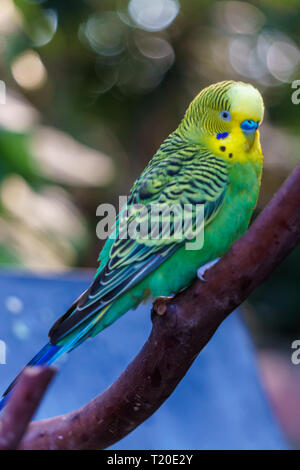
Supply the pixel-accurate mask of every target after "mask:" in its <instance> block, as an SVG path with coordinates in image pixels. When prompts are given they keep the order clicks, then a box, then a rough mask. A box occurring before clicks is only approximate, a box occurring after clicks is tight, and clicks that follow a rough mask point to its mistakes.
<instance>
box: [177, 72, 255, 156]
mask: <svg viewBox="0 0 300 470" xmlns="http://www.w3.org/2000/svg"><path fill="white" fill-rule="evenodd" d="M263 115H264V104H263V99H262V96H261V94H260V93H259V91H258V90H257V89H256V88H254V87H253V86H252V85H250V84H247V83H243V82H234V81H225V82H220V83H216V84H214V85H211V86H209V87H207V88H205V89H204V90H202V91H201V92H200V93H199V95H198V96H196V98H195V99H194V100H193V101H192V103H191V104H190V106H189V108H188V110H187V112H186V114H185V118H184V120H183V123H182V125H183V127H185V128H186V130H187V132H188V133H189V132H190V137H191V138H192V139H203V137H204V138H206V137H207V138H209V141H210V142H211V143H212V144H213V147H216V149H222V148H223V149H224V148H225V149H229V147H230V149H231V151H230V152H229V153H228V152H226V153H224V156H225V155H227V154H228V155H230V154H232V153H233V152H236V153H237V152H238V150H241V149H242V150H245V151H246V152H247V151H249V150H251V148H252V146H253V144H254V142H255V141H256V140H257V141H258V127H259V125H260V124H261V122H262V120H263ZM227 144H228V145H227ZM221 153H222V150H221Z"/></svg>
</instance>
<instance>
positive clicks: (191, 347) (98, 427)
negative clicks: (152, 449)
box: [22, 165, 300, 449]
mask: <svg viewBox="0 0 300 470" xmlns="http://www.w3.org/2000/svg"><path fill="white" fill-rule="evenodd" d="M299 208H300V165H299V166H298V168H297V169H296V170H295V171H294V173H293V174H292V175H291V176H290V177H289V179H288V180H287V181H286V182H285V184H284V185H283V186H282V188H281V189H280V190H279V191H278V193H277V194H276V195H275V196H274V198H273V199H272V201H271V202H270V203H269V204H268V206H267V207H266V208H265V209H264V211H263V212H262V213H261V214H260V216H259V217H258V218H257V219H256V221H255V222H254V224H253V225H252V226H251V228H250V229H249V230H248V231H247V233H246V234H245V235H244V236H243V237H242V238H240V239H239V240H238V241H237V242H236V243H235V244H234V245H233V247H232V248H231V250H230V251H229V252H228V254H227V255H226V256H224V257H223V259H222V260H221V261H220V262H219V263H217V264H216V265H215V266H213V267H212V268H211V269H210V270H209V271H208V272H207V274H206V279H207V281H208V282H201V281H199V280H197V281H195V282H194V284H193V285H192V286H191V287H190V288H188V289H187V290H185V291H184V292H182V293H180V294H178V295H176V296H175V297H174V299H173V300H172V301H170V302H169V303H168V304H167V309H166V313H165V315H163V316H158V315H155V313H154V314H153V328H152V331H151V334H150V337H149V339H148V340H147V342H146V343H145V345H144V347H143V348H142V350H141V351H140V353H139V354H138V355H137V356H136V358H135V359H134V360H133V361H132V362H131V364H130V365H129V366H128V367H127V369H126V370H125V371H124V372H123V373H122V374H121V375H120V377H119V378H118V379H117V380H116V381H115V383H114V384H113V385H111V386H110V387H109V388H108V389H107V390H105V391H104V392H103V393H102V394H101V395H99V396H98V397H96V398H95V399H94V400H92V401H91V402H90V403H88V404H87V405H86V406H84V407H83V408H81V409H79V410H77V411H74V412H72V413H68V414H66V415H64V416H58V417H55V418H51V419H47V420H43V421H39V422H34V423H32V424H30V426H29V430H28V432H27V434H26V435H25V438H24V440H23V442H22V448H23V449H103V448H106V447H108V446H111V445H112V444H114V443H115V442H117V441H119V440H120V439H122V438H123V437H124V436H126V435H127V434H128V433H130V432H131V431H132V430H133V429H135V428H136V427H137V426H138V425H139V424H141V423H142V422H143V421H145V420H146V419H147V418H149V416H151V415H152V414H153V413H154V412H155V411H156V410H157V409H158V408H159V407H160V406H161V405H162V403H163V402H164V401H165V400H166V399H167V398H168V397H169V396H170V395H171V393H172V392H173V391H174V389H175V387H176V385H177V384H178V382H179V381H180V380H181V379H182V378H183V377H184V375H185V374H186V372H187V370H188V369H189V367H190V366H191V364H192V363H193V361H194V360H195V358H196V357H197V355H198V354H199V352H200V351H201V349H202V348H203V347H204V346H205V345H206V343H207V342H208V341H209V339H210V338H211V337H212V335H213V334H214V332H215V330H216V329H217V328H218V326H219V325H220V323H221V322H222V321H223V320H224V319H225V318H226V317H227V315H228V314H229V313H231V312H232V311H233V310H234V309H235V308H236V307H237V306H238V305H240V304H241V303H242V302H243V301H244V300H245V299H246V298H247V297H248V296H249V294H250V293H251V292H252V291H253V290H254V289H255V288H256V287H257V286H259V285H260V284H261V283H262V282H263V281H264V280H265V279H266V278H267V277H268V276H269V275H270V274H271V273H272V271H273V270H274V269H275V267H276V266H277V265H278V264H279V263H280V262H281V261H282V260H283V259H284V258H285V257H286V256H287V255H288V254H289V253H290V252H291V251H292V250H293V248H294V247H295V246H296V245H297V244H298V243H299V241H300V209H299Z"/></svg>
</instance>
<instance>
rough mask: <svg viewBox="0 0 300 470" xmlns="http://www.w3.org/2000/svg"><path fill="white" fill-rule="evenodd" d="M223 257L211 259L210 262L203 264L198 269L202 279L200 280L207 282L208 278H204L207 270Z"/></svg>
mask: <svg viewBox="0 0 300 470" xmlns="http://www.w3.org/2000/svg"><path fill="white" fill-rule="evenodd" d="M220 259H221V258H216V259H213V260H212V261H210V262H209V263H206V264H204V265H203V266H201V267H200V268H199V269H198V271H197V276H198V279H200V281H202V282H206V279H205V278H204V274H205V273H206V271H207V270H208V269H210V268H211V267H212V266H213V265H214V264H216V263H217V262H218V261H219V260H220Z"/></svg>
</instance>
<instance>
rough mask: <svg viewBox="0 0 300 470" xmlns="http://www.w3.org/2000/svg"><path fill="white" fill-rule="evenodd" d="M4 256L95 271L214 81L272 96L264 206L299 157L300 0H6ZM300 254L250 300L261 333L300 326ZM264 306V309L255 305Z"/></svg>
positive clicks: (7, 262)
mask: <svg viewBox="0 0 300 470" xmlns="http://www.w3.org/2000/svg"><path fill="white" fill-rule="evenodd" d="M1 9H2V11H1V17H0V79H1V80H3V81H4V82H5V84H6V91H7V99H6V104H5V105H0V264H1V265H2V266H23V267H26V268H30V269H38V270H40V269H45V270H50V269H54V270H57V269H65V268H68V267H71V266H81V267H93V268H94V267H95V264H96V258H97V254H98V251H99V249H100V247H101V243H102V242H101V241H98V240H96V236H95V235H93V234H95V227H96V223H97V218H96V207H97V206H98V205H99V204H100V203H101V202H111V203H114V204H116V205H117V201H118V196H119V195H121V194H127V193H128V190H129V189H130V187H131V185H132V183H133V181H134V180H135V178H136V177H137V176H138V175H139V174H140V172H141V171H142V169H143V168H144V166H145V165H146V163H147V161H148V160H149V158H150V157H151V156H152V155H153V153H154V152H155V150H156V149H157V147H158V146H159V145H160V143H161V141H162V140H163V139H164V138H165V137H166V136H167V135H168V134H169V133H170V132H171V131H172V130H173V129H174V128H175V127H176V126H177V124H178V121H179V120H180V118H181V117H182V115H183V112H184V110H185V108H186V106H187V104H188V103H189V102H190V100H191V99H192V98H193V97H194V96H195V94H196V93H198V92H199V90H200V89H201V88H203V87H204V86H206V85H208V84H210V83H212V82H216V81H219V80H224V79H234V80H243V81H249V82H251V83H253V84H254V85H255V86H257V87H258V88H259V89H260V90H261V92H262V93H263V95H264V99H265V104H266V119H265V123H264V125H263V126H262V143H263V150H264V154H265V171H264V178H263V184H262V192H261V198H260V201H259V205H258V210H257V212H258V211H260V210H261V209H262V207H263V206H264V205H265V204H266V203H267V202H268V200H269V199H270V198H271V196H272V195H273V193H274V192H275V191H276V190H277V189H278V187H279V186H280V184H281V183H282V182H283V180H284V179H285V177H286V176H287V175H288V174H289V173H290V171H291V170H292V169H293V167H294V166H295V165H296V164H297V162H298V161H299V157H300V156H299V152H298V148H299V136H298V129H299V124H300V113H299V109H300V105H299V106H297V105H295V104H293V103H292V100H291V96H292V92H293V91H294V90H292V88H291V82H292V81H293V80H294V79H297V78H300V76H299V63H300V53H299V30H300V9H299V2H298V1H297V0H289V1H287V0H285V1H284V0H276V1H270V0H257V1H251V2H244V1H241V2H239V1H199V0H185V1H183V0H182V1H181V2H179V0H152V1H151V2H149V1H148V0H130V1H128V0H124V1H123V0H115V1H114V0H100V1H99V0H97V1H96V0H64V1H61V0H44V1H43V0H39V1H38V0H36V1H35V0H15V1H13V0H1ZM299 260H300V251H299V250H296V251H295V253H293V255H292V256H291V257H290V258H289V260H287V261H286V263H285V264H284V265H283V266H282V268H280V269H279V270H278V271H277V273H274V276H272V278H271V279H270V281H269V282H268V283H266V284H265V286H264V287H262V288H261V289H260V290H259V291H257V292H256V293H255V295H254V296H253V297H252V300H250V302H252V303H251V305H252V307H251V309H250V310H254V315H252V316H251V319H250V322H251V323H252V324H254V325H255V328H256V329H257V331H263V332H264V331H265V329H266V331H269V332H270V333H272V335H273V336H272V337H275V338H276V337H277V336H278V335H279V336H280V335H282V334H284V333H286V334H287V335H290V334H291V331H292V332H293V334H294V335H295V334H296V331H297V332H300V322H299V320H298V299H299V294H298V289H297V287H298V284H299V273H298V262H299ZM253 306H254V308H253Z"/></svg>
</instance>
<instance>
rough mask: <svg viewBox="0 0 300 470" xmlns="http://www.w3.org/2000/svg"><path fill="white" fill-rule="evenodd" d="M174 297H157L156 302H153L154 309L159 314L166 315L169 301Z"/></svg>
mask: <svg viewBox="0 0 300 470" xmlns="http://www.w3.org/2000/svg"><path fill="white" fill-rule="evenodd" d="M172 298H173V297H172V296H169V297H162V296H160V297H157V298H156V299H155V300H154V302H153V311H154V312H155V313H157V315H160V316H161V315H164V314H165V313H166V310H167V303H168V302H169V300H171V299H172Z"/></svg>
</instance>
